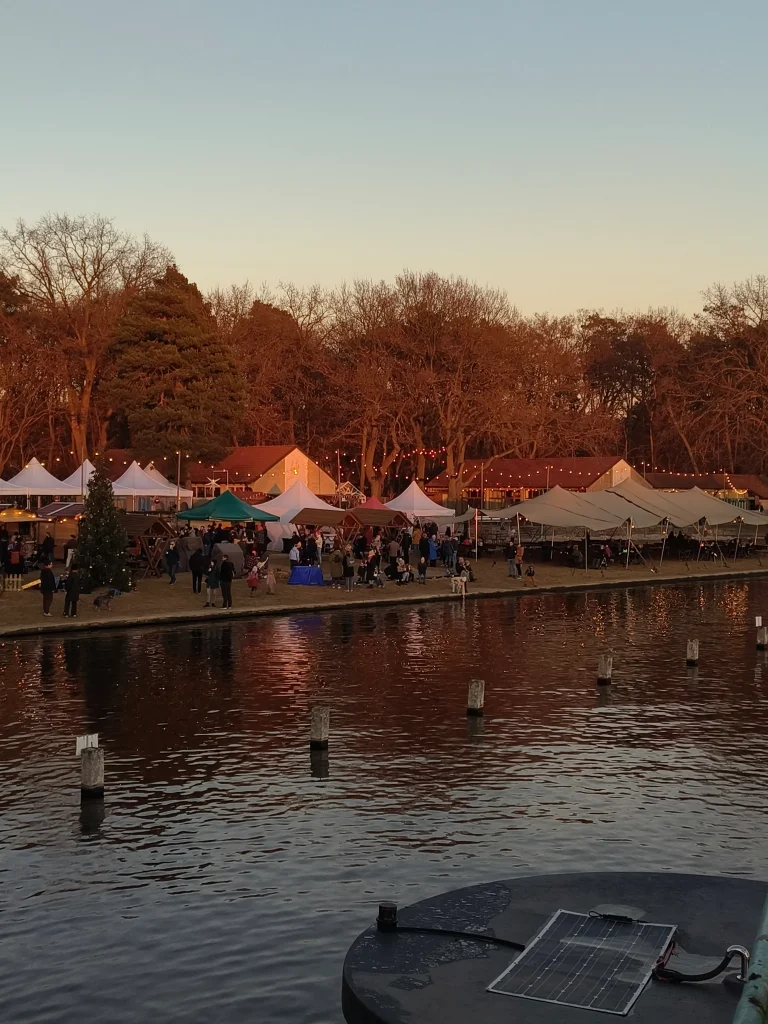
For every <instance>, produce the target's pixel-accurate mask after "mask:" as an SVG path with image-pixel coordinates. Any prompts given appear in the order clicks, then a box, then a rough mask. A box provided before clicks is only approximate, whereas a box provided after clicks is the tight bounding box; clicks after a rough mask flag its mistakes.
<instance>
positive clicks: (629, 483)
mask: <svg viewBox="0 0 768 1024" xmlns="http://www.w3.org/2000/svg"><path fill="white" fill-rule="evenodd" d="M608 493H609V494H618V495H619V496H620V497H622V498H625V499H626V500H627V501H630V502H631V503H632V504H633V505H637V506H638V508H642V509H645V511H646V512H652V513H653V514H654V515H658V516H660V517H661V519H662V520H664V519H666V520H668V521H669V522H670V523H671V524H672V525H673V526H677V527H678V528H680V527H683V526H693V525H694V523H697V522H698V521H699V520H700V519H702V518H703V516H702V515H701V514H699V515H696V513H695V512H692V511H691V510H690V509H688V508H686V507H685V506H684V505H681V504H680V502H678V501H676V500H675V499H676V497H677V495H674V494H667V493H665V492H664V491H654V490H652V489H651V488H650V487H643V486H641V485H640V484H636V483H635V482H634V481H633V480H623V481H622V482H621V483H620V484H617V485H616V486H615V487H611V488H609V490H608Z"/></svg>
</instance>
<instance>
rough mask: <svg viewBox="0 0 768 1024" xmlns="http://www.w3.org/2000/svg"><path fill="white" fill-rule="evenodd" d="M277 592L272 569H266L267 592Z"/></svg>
mask: <svg viewBox="0 0 768 1024" xmlns="http://www.w3.org/2000/svg"><path fill="white" fill-rule="evenodd" d="M276 592H277V584H276V583H275V573H274V570H273V569H267V593H268V594H275V593H276Z"/></svg>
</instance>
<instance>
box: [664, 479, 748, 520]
mask: <svg viewBox="0 0 768 1024" xmlns="http://www.w3.org/2000/svg"><path fill="white" fill-rule="evenodd" d="M672 497H674V500H675V501H676V502H678V504H680V505H684V506H685V507H686V508H689V509H690V510H691V512H695V513H697V515H698V518H699V519H706V520H707V522H708V523H709V525H710V526H722V525H723V524H724V523H733V522H735V521H736V520H737V519H743V520H744V522H745V523H747V524H748V525H749V526H768V516H766V515H763V514H762V513H761V512H752V511H751V510H750V509H746V508H739V507H738V506H737V505H732V504H731V503H730V502H729V501H722V500H721V499H720V498H715V497H714V496H713V495H711V494H707V492H706V491H702V490H700V489H699V488H698V487H691V488H690V489H689V490H686V491H678V492H677V493H675V494H674V495H672Z"/></svg>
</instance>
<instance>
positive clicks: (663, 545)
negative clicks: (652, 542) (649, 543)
mask: <svg viewBox="0 0 768 1024" xmlns="http://www.w3.org/2000/svg"><path fill="white" fill-rule="evenodd" d="M668 533H669V523H667V524H666V525H665V526H664V539H663V540H662V542H661V558H660V559H659V572H661V563H662V562H663V561H664V548H665V547H666V546H667V534H668Z"/></svg>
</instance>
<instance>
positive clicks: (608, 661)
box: [597, 654, 613, 686]
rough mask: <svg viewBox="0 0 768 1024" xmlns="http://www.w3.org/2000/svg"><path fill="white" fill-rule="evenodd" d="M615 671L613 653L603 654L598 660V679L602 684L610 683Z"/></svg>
mask: <svg viewBox="0 0 768 1024" xmlns="http://www.w3.org/2000/svg"><path fill="white" fill-rule="evenodd" d="M612 673H613V655H612V654H601V655H600V657H599V659H598V662H597V681H598V683H600V685H601V686H605V685H607V684H609V683H610V681H611V675H612Z"/></svg>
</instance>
